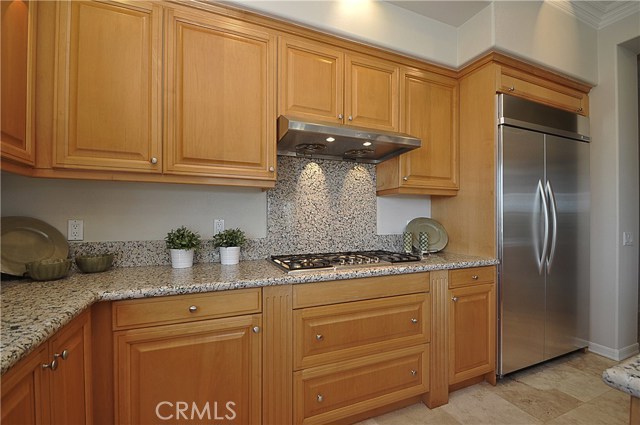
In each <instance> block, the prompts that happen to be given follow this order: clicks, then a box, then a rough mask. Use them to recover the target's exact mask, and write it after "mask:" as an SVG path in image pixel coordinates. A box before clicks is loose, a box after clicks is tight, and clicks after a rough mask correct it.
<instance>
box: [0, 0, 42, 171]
mask: <svg viewBox="0 0 640 425" xmlns="http://www.w3.org/2000/svg"><path fill="white" fill-rule="evenodd" d="M1 7H2V27H1V28H0V31H1V37H2V38H1V39H0V56H1V58H0V60H1V62H2V64H3V66H2V78H1V83H0V97H1V99H2V106H1V115H2V116H1V118H0V123H1V127H2V136H1V137H2V139H1V142H0V148H1V150H2V159H8V160H11V161H15V162H18V163H22V164H27V165H33V164H34V161H35V154H34V131H33V129H34V125H33V111H34V109H35V104H34V99H35V87H34V77H35V72H34V66H35V31H36V25H35V24H36V19H35V18H36V9H37V7H36V3H34V2H27V1H3V2H1Z"/></svg>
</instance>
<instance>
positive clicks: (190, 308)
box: [189, 305, 198, 313]
mask: <svg viewBox="0 0 640 425" xmlns="http://www.w3.org/2000/svg"><path fill="white" fill-rule="evenodd" d="M196 311H198V307H197V306H195V305H192V306H191V307H189V313H195V312H196Z"/></svg>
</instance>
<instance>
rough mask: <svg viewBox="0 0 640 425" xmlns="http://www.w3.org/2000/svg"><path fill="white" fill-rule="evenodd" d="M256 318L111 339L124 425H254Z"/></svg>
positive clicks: (153, 330)
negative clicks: (189, 423) (217, 424)
mask: <svg viewBox="0 0 640 425" xmlns="http://www.w3.org/2000/svg"><path fill="white" fill-rule="evenodd" d="M256 326H257V327H258V328H257V330H258V331H259V330H260V326H261V315H250V316H238V317H233V318H226V319H216V320H205V321H202V322H197V323H185V324H177V325H165V326H156V327H149V328H141V329H133V330H126V331H119V332H116V333H115V350H116V359H115V370H116V390H117V391H116V394H117V395H116V397H117V399H116V416H117V417H118V419H119V423H121V424H147V423H158V422H159V421H167V420H168V421H171V420H173V421H174V422H175V421H180V420H181V419H189V420H195V421H199V422H200V423H203V422H207V423H210V422H211V421H212V420H216V421H230V422H233V423H238V424H259V423H260V418H261V407H260V406H261V389H260V388H261V382H260V376H261V360H260V356H261V334H260V333H256V332H254V330H253V328H254V327H256Z"/></svg>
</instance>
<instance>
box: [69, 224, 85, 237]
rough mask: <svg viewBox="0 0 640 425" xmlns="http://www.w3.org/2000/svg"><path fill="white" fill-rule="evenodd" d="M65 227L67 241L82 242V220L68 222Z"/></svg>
mask: <svg viewBox="0 0 640 425" xmlns="http://www.w3.org/2000/svg"><path fill="white" fill-rule="evenodd" d="M67 223H68V227H67V240H70V241H81V240H84V223H83V221H82V220H69V221H68V222H67Z"/></svg>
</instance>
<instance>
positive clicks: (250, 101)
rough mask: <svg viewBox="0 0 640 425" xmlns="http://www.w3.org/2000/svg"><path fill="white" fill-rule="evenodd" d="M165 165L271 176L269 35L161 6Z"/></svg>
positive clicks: (174, 169) (178, 170)
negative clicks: (163, 25)
mask: <svg viewBox="0 0 640 425" xmlns="http://www.w3.org/2000/svg"><path fill="white" fill-rule="evenodd" d="M165 33H166V55H167V56H166V59H165V79H166V81H165V87H166V90H165V95H166V97H165V108H166V119H165V154H166V156H165V171H166V173H171V174H192V175H207V176H213V177H227V178H233V177H237V178H243V179H262V180H275V172H274V171H275V160H276V158H275V151H276V149H275V148H276V147H275V143H276V140H275V125H276V116H275V113H274V106H275V101H276V97H275V76H276V72H275V71H276V39H275V36H273V35H271V34H270V33H268V32H266V30H263V29H260V28H258V27H255V26H252V25H249V24H246V23H243V22H241V21H236V20H233V19H231V18H225V17H219V16H215V15H211V14H207V13H199V12H196V11H190V10H183V9H175V10H173V9H167V11H166V31H165Z"/></svg>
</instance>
